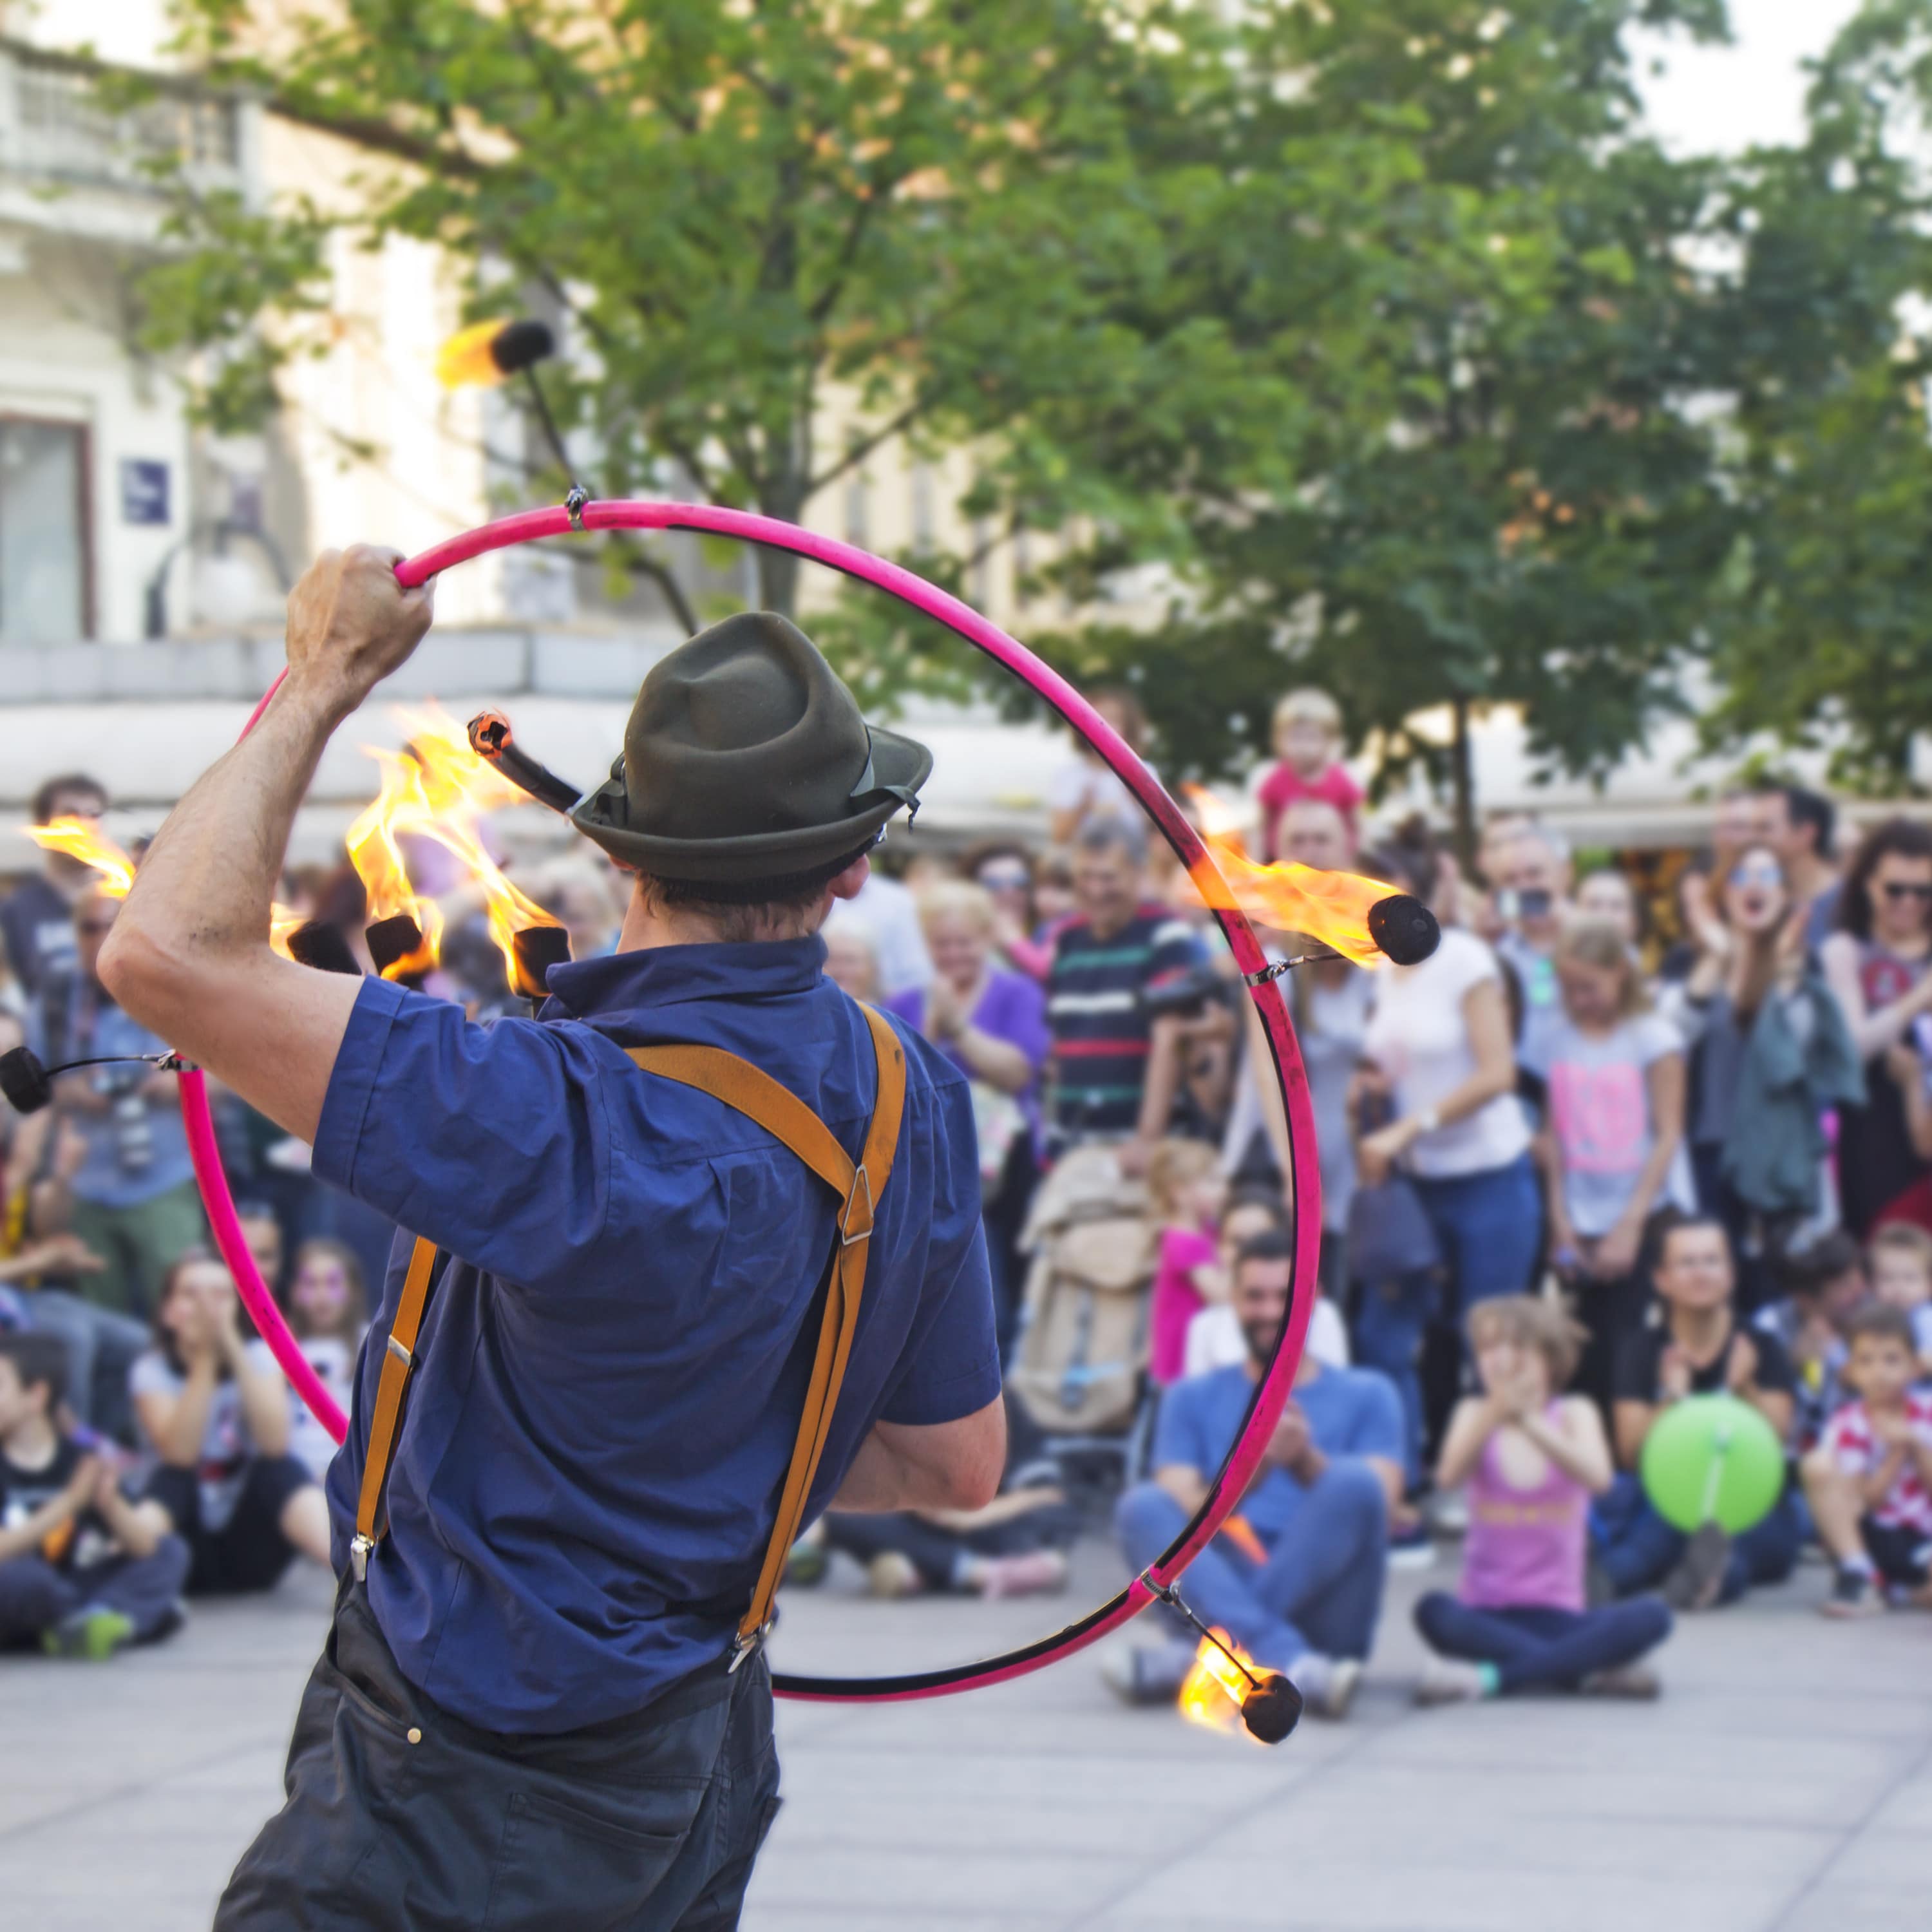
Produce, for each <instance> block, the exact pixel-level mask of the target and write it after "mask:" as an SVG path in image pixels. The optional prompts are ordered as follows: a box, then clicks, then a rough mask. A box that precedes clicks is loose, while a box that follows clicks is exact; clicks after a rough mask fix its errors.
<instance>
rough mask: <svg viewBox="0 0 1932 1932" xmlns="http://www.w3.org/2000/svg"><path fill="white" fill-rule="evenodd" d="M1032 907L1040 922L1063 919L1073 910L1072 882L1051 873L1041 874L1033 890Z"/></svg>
mask: <svg viewBox="0 0 1932 1932" xmlns="http://www.w3.org/2000/svg"><path fill="white" fill-rule="evenodd" d="M1033 908H1034V911H1035V912H1037V913H1039V915H1040V919H1041V921H1042V922H1043V923H1045V922H1049V921H1051V920H1053V919H1064V918H1065V917H1066V916H1067V914H1068V913H1070V912H1071V911H1072V910H1073V880H1070V879H1067V878H1062V877H1058V876H1057V875H1055V874H1051V873H1049V874H1046V875H1045V876H1043V877H1042V878H1041V880H1040V883H1039V884H1038V885H1037V886H1034V889H1033Z"/></svg>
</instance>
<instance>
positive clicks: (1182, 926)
mask: <svg viewBox="0 0 1932 1932" xmlns="http://www.w3.org/2000/svg"><path fill="white" fill-rule="evenodd" d="M1146 860H1147V847H1146V843H1145V840H1144V839H1143V838H1142V836H1141V834H1140V832H1139V829H1137V828H1136V827H1135V826H1132V825H1130V824H1128V823H1126V822H1125V821H1124V820H1121V819H1115V818H1103V819H1097V820H1094V822H1093V823H1091V824H1089V825H1088V826H1087V827H1086V828H1085V829H1084V830H1083V831H1082V832H1081V834H1080V835H1079V838H1078V839H1076V841H1075V843H1074V849H1073V896H1074V900H1075V903H1076V905H1077V907H1078V908H1079V910H1078V913H1077V914H1076V917H1075V918H1074V919H1073V920H1072V922H1070V924H1068V925H1067V926H1065V927H1064V929H1062V930H1061V934H1060V935H1059V938H1058V941H1057V942H1056V944H1055V948H1054V956H1053V965H1052V970H1051V971H1049V974H1048V975H1047V983H1046V992H1047V999H1046V1012H1047V1021H1048V1024H1049V1025H1050V1026H1051V1028H1052V1031H1053V1055H1052V1080H1053V1124H1054V1128H1055V1136H1056V1138H1057V1139H1058V1140H1060V1141H1061V1142H1062V1143H1067V1142H1073V1141H1078V1140H1089V1139H1122V1140H1123V1142H1124V1145H1122V1147H1121V1164H1122V1166H1124V1167H1125V1168H1126V1169H1127V1171H1128V1172H1130V1173H1139V1172H1140V1171H1141V1170H1142V1168H1143V1167H1144V1166H1145V1164H1146V1160H1147V1156H1148V1152H1149V1151H1150V1150H1151V1148H1152V1147H1153V1145H1154V1142H1156V1141H1157V1140H1158V1139H1160V1136H1162V1135H1163V1133H1166V1130H1167V1124H1168V1119H1169V1115H1171V1114H1172V1112H1173V1110H1174V1099H1175V1090H1176V1088H1177V1087H1178V1085H1179V1081H1180V1075H1181V1028H1182V1026H1183V1025H1184V1021H1183V1019H1182V1018H1181V1016H1180V1015H1178V1014H1171V1015H1166V1016H1163V1017H1161V1018H1160V1019H1155V1018H1154V1016H1152V1015H1151V1013H1149V1012H1148V1007H1147V1004H1146V1001H1145V995H1146V994H1147V993H1148V992H1149V991H1150V990H1151V989H1158V988H1159V987H1160V986H1163V985H1164V984H1169V983H1173V982H1175V981H1176V980H1180V979H1181V978H1184V977H1185V976H1186V975H1187V974H1188V973H1189V972H1190V971H1192V970H1193V968H1196V967H1197V966H1199V965H1200V964H1201V963H1202V959H1203V957H1204V955H1203V951H1202V946H1201V944H1200V941H1199V938H1197V936H1196V934H1195V932H1194V931H1193V928H1191V927H1190V926H1189V925H1188V924H1187V921H1186V920H1184V919H1177V918H1176V917H1175V916H1174V915H1173V914H1172V913H1171V912H1169V910H1167V909H1166V907H1164V906H1160V905H1156V904H1143V903H1142V900H1141V895H1140V893H1141V875H1142V869H1143V868H1144V867H1145V863H1146Z"/></svg>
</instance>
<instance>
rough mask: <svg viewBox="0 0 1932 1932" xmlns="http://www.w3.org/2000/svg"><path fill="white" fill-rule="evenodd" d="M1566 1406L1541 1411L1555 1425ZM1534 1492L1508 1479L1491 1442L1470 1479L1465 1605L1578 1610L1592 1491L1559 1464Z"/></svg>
mask: <svg viewBox="0 0 1932 1932" xmlns="http://www.w3.org/2000/svg"><path fill="white" fill-rule="evenodd" d="M1560 1408H1561V1405H1560V1404H1559V1403H1554V1402H1553V1403H1551V1404H1550V1406H1549V1407H1548V1408H1547V1409H1545V1410H1544V1415H1545V1416H1546V1417H1547V1418H1548V1420H1549V1421H1550V1425H1551V1426H1552V1427H1555V1426H1556V1418H1557V1415H1558V1413H1559V1409H1560ZM1544 1460H1546V1461H1547V1462H1549V1463H1550V1466H1549V1468H1548V1469H1547V1471H1546V1472H1544V1478H1543V1481H1541V1483H1539V1484H1538V1485H1537V1486H1536V1487H1535V1489H1533V1490H1519V1489H1517V1488H1516V1487H1514V1485H1513V1484H1511V1483H1509V1482H1508V1481H1506V1480H1505V1478H1504V1475H1503V1473H1502V1466H1501V1463H1500V1461H1499V1458H1498V1456H1497V1453H1496V1436H1494V1435H1492V1436H1490V1439H1489V1440H1488V1442H1485V1443H1484V1445H1483V1453H1482V1455H1481V1457H1480V1458H1479V1459H1478V1462H1477V1464H1476V1468H1475V1474H1474V1475H1472V1476H1471V1477H1470V1478H1469V1538H1468V1541H1466V1543H1465V1544H1463V1588H1462V1592H1461V1595H1462V1598H1463V1602H1464V1603H1466V1604H1476V1605H1478V1606H1479V1607H1481V1608H1483V1609H1485V1610H1506V1609H1509V1608H1511V1607H1518V1608H1528V1607H1534V1608H1535V1609H1538V1610H1581V1609H1582V1608H1583V1537H1584V1532H1585V1530H1586V1526H1587V1517H1588V1514H1589V1502H1590V1496H1589V1491H1588V1490H1586V1489H1585V1488H1584V1487H1583V1484H1581V1483H1580V1482H1579V1481H1577V1478H1575V1477H1574V1476H1570V1475H1565V1474H1564V1472H1562V1470H1561V1469H1559V1468H1558V1467H1557V1466H1556V1463H1555V1462H1554V1461H1553V1460H1550V1458H1548V1457H1546V1458H1545V1459H1544Z"/></svg>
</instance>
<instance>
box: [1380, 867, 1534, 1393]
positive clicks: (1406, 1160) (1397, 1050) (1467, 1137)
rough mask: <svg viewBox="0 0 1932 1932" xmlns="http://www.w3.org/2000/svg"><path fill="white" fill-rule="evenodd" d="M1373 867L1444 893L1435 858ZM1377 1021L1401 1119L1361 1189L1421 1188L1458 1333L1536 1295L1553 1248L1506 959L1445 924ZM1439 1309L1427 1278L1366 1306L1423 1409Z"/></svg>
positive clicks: (1386, 989) (1401, 969)
mask: <svg viewBox="0 0 1932 1932" xmlns="http://www.w3.org/2000/svg"><path fill="white" fill-rule="evenodd" d="M1364 869H1365V870H1366V871H1368V872H1370V874H1372V875H1373V876H1375V877H1379V878H1384V879H1388V880H1391V881H1392V882H1393V883H1397V884H1400V885H1403V886H1406V887H1407V888H1408V889H1409V890H1410V891H1411V892H1414V893H1415V895H1416V896H1417V897H1418V898H1421V899H1423V900H1425V901H1427V900H1429V899H1430V898H1432V897H1433V895H1434V891H1435V888H1436V883H1437V867H1436V860H1435V857H1434V855H1433V853H1430V852H1427V851H1426V850H1418V849H1416V848H1415V847H1409V846H1406V845H1404V846H1399V847H1392V848H1390V849H1388V850H1383V851H1381V852H1378V853H1374V854H1373V856H1371V857H1370V859H1368V860H1367V862H1365V866H1364ZM1374 978H1375V999H1376V1004H1375V1010H1374V1012H1373V1013H1372V1014H1371V1015H1370V1019H1369V1025H1368V1031H1367V1034H1366V1036H1365V1037H1364V1042H1363V1048H1364V1053H1365V1055H1366V1056H1367V1061H1368V1062H1369V1066H1368V1068H1367V1070H1365V1072H1364V1076H1363V1078H1362V1081H1361V1085H1362V1088H1363V1089H1364V1091H1365V1093H1367V1094H1381V1095H1382V1096H1384V1097H1386V1098H1387V1099H1388V1101H1389V1102H1390V1103H1391V1106H1392V1109H1393V1116H1394V1117H1393V1118H1391V1120H1390V1121H1388V1124H1386V1125H1385V1126H1382V1127H1377V1128H1376V1130H1374V1131H1373V1132H1372V1133H1367V1134H1365V1135H1364V1136H1363V1137H1362V1138H1361V1140H1360V1141H1359V1142H1358V1144H1357V1147H1356V1178H1357V1185H1358V1187H1376V1186H1379V1184H1382V1182H1384V1181H1387V1180H1388V1178H1389V1177H1390V1175H1391V1174H1393V1173H1394V1172H1397V1171H1398V1170H1400V1172H1402V1173H1403V1175H1406V1177H1407V1178H1408V1179H1409V1181H1411V1182H1412V1184H1413V1185H1414V1187H1415V1191H1416V1193H1417V1195H1418V1197H1419V1198H1420V1199H1421V1203H1422V1206H1423V1210H1424V1212H1425V1213H1426V1214H1427V1216H1428V1217H1429V1221H1430V1226H1431V1227H1432V1228H1433V1229H1434V1230H1435V1233H1436V1241H1437V1244H1438V1245H1439V1247H1440V1248H1441V1250H1442V1259H1443V1263H1444V1273H1445V1277H1446V1284H1445V1286H1446V1294H1447V1297H1448V1310H1447V1313H1448V1315H1449V1316H1450V1317H1451V1319H1453V1320H1454V1321H1455V1322H1456V1323H1457V1325H1458V1327H1460V1326H1461V1325H1462V1324H1463V1317H1464V1316H1466V1315H1467V1313H1469V1310H1470V1309H1471V1307H1473V1306H1474V1305H1475V1304H1476V1303H1477V1302H1479V1301H1487V1300H1488V1299H1489V1298H1490V1297H1491V1296H1493V1295H1520V1294H1522V1293H1523V1292H1524V1290H1525V1289H1527V1288H1528V1287H1529V1285H1530V1280H1531V1277H1532V1274H1533V1273H1534V1271H1535V1267H1536V1262H1537V1257H1538V1253H1540V1252H1541V1247H1542V1244H1543V1200H1542V1194H1541V1190H1540V1189H1539V1187H1538V1185H1537V1178H1536V1169H1535V1165H1534V1163H1532V1160H1531V1158H1530V1151H1529V1148H1530V1132H1529V1123H1528V1121H1526V1119H1525V1118H1524V1115H1523V1107H1522V1104H1521V1103H1520V1102H1519V1101H1518V1100H1517V1097H1516V1052H1515V1047H1514V1043H1513V1042H1512V1040H1511V1029H1510V1019H1509V1007H1508V1001H1506V999H1505V995H1504V990H1503V977H1502V968H1501V967H1500V966H1499V965H1498V963H1497V961H1496V955H1495V953H1493V952H1492V951H1491V950H1490V948H1489V947H1487V945H1485V944H1484V942H1483V941H1481V940H1480V939H1478V938H1477V937H1476V936H1475V934H1474V933H1472V932H1466V931H1464V930H1463V929H1461V928H1460V927H1457V926H1450V925H1448V924H1446V923H1445V926H1444V927H1443V930H1442V944H1441V945H1440V946H1439V947H1437V948H1436V951H1435V952H1434V953H1433V954H1432V955H1431V956H1430V957H1429V958H1428V959H1425V960H1424V962H1422V964H1421V965H1419V966H1391V967H1385V968H1382V970H1381V971H1379V972H1377V973H1376V974H1375V976H1374ZM1435 1298H1436V1285H1435V1284H1434V1283H1433V1282H1431V1281H1430V1280H1428V1278H1427V1277H1421V1278H1415V1277H1412V1278H1409V1279H1408V1280H1399V1281H1397V1282H1396V1283H1388V1284H1384V1285H1382V1286H1380V1287H1379V1288H1377V1289H1371V1290H1370V1292H1368V1293H1367V1294H1366V1295H1364V1298H1363V1303H1362V1307H1361V1313H1360V1314H1359V1315H1358V1317H1357V1320H1356V1328H1355V1355H1356V1359H1357V1361H1358V1362H1360V1363H1361V1364H1364V1365H1365V1366H1367V1367H1375V1368H1379V1369H1381V1370H1383V1371H1384V1372H1385V1373H1387V1374H1388V1375H1390V1376H1393V1377H1394V1379H1395V1381H1396V1383H1397V1386H1398V1387H1399V1388H1401V1389H1402V1390H1403V1394H1404V1397H1405V1400H1413V1401H1418V1402H1419V1400H1420V1396H1419V1391H1417V1390H1416V1388H1415V1359H1416V1355H1417V1353H1418V1350H1419V1349H1420V1346H1421V1340H1422V1334H1423V1331H1424V1328H1426V1327H1427V1323H1428V1321H1429V1319H1430V1315H1431V1313H1433V1306H1432V1304H1433V1302H1434V1301H1435Z"/></svg>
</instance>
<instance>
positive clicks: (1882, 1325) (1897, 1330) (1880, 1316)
mask: <svg viewBox="0 0 1932 1932" xmlns="http://www.w3.org/2000/svg"><path fill="white" fill-rule="evenodd" d="M1861 1336H1868V1337H1871V1338H1873V1340H1878V1341H1881V1342H1896V1343H1897V1344H1898V1345H1899V1346H1900V1348H1902V1349H1903V1350H1904V1351H1905V1352H1906V1354H1907V1355H1916V1354H1917V1353H1918V1337H1916V1335H1915V1334H1914V1333H1913V1331H1912V1317H1911V1316H1909V1314H1907V1313H1906V1311H1905V1310H1903V1309H1902V1308H1900V1307H1897V1305H1896V1304H1894V1303H1892V1302H1889V1301H1873V1302H1870V1303H1868V1304H1867V1305H1866V1306H1865V1307H1863V1308H1861V1309H1860V1310H1858V1313H1856V1314H1855V1315H1854V1316H1852V1319H1850V1320H1849V1322H1846V1324H1845V1340H1846V1343H1848V1344H1849V1343H1854V1342H1856V1341H1857V1340H1858V1339H1859V1338H1860V1337H1861Z"/></svg>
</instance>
